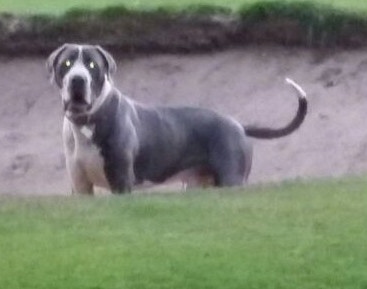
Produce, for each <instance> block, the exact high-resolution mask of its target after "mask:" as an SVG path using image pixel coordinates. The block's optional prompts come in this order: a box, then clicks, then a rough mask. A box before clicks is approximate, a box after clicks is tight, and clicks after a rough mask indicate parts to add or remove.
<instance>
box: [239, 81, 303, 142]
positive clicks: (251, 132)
mask: <svg viewBox="0 0 367 289" xmlns="http://www.w3.org/2000/svg"><path fill="white" fill-rule="evenodd" d="M285 81H286V83H287V84H289V85H291V86H292V87H293V88H294V90H295V91H296V93H297V96H298V110H297V114H296V115H295V117H294V118H293V119H292V121H291V122H290V123H288V124H287V125H286V126H284V127H282V128H278V129H274V128H268V127H257V126H251V125H249V126H244V129H245V132H246V135H248V136H250V137H254V138H261V139H272V138H278V137H283V136H286V135H289V134H290V133H292V132H293V131H295V130H296V129H297V128H299V127H300V125H301V124H302V122H303V120H304V119H305V117H306V114H307V98H306V92H305V91H304V90H303V89H302V87H301V86H300V85H299V84H297V83H296V82H295V81H293V80H292V79H290V78H286V79H285Z"/></svg>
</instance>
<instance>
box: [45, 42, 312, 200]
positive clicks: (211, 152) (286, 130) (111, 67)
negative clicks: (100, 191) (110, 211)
mask: <svg viewBox="0 0 367 289" xmlns="http://www.w3.org/2000/svg"><path fill="white" fill-rule="evenodd" d="M47 68H48V71H49V73H50V77H51V79H52V81H53V82H54V83H56V85H57V86H58V88H59V89H60V92H61V98H62V104H63V109H64V116H65V117H64V124H63V140H64V149H65V156H66V166H67V171H68V174H69V177H70V180H71V184H72V191H73V192H74V193H81V194H93V187H94V186H100V187H105V188H107V189H109V190H110V191H111V192H113V193H124V192H130V191H131V190H132V188H133V187H134V186H135V185H137V184H141V183H143V182H144V181H149V182H153V183H161V182H164V181H166V180H167V179H169V178H172V177H173V176H175V175H176V176H178V177H179V178H180V179H181V180H182V181H183V182H185V183H188V185H205V184H209V185H213V186H219V187H220V186H240V185H242V184H243V183H244V181H246V180H247V178H248V175H249V173H250V169H251V162H252V148H251V144H250V140H249V139H248V137H254V138H262V139H271V138H278V137H282V136H286V135H288V134H290V133H292V132H293V131H294V130H296V129H297V128H298V127H299V126H300V125H301V124H302V122H303V120H304V118H305V116H306V112H307V100H306V94H305V93H304V91H303V90H302V88H301V87H300V86H299V85H297V84H296V83H295V82H294V81H292V80H290V79H287V82H288V83H289V84H290V85H291V86H292V87H293V88H294V89H295V91H296V92H297V95H298V102H299V105H298V111H297V113H296V115H295V117H294V118H293V120H292V121H291V122H290V123H289V124H288V125H286V126H285V127H283V128H280V129H272V128H266V127H265V128H262V127H256V126H243V125H241V124H240V123H239V122H237V121H236V120H234V119H232V118H230V117H226V116H222V115H220V114H218V113H216V112H214V111H211V110H208V109H203V108H194V107H176V108H173V107H148V106H145V105H143V104H140V103H136V102H134V101H133V100H131V99H129V98H127V97H125V96H123V95H122V94H121V93H120V92H119V90H118V89H117V88H116V87H115V86H114V84H113V81H112V79H111V75H112V74H113V73H114V72H115V70H116V63H115V61H114V59H113V57H112V56H111V55H110V54H109V53H108V52H107V51H105V50H104V49H102V48H101V47H100V46H92V45H78V44H64V45H63V46H61V47H59V48H58V49H56V50H55V51H54V52H52V54H51V55H50V56H49V58H48V61H47Z"/></svg>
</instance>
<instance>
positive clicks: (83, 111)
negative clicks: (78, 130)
mask: <svg viewBox="0 0 367 289" xmlns="http://www.w3.org/2000/svg"><path fill="white" fill-rule="evenodd" d="M63 106H64V113H65V116H66V117H67V118H68V119H69V120H70V121H72V122H74V123H80V122H84V121H85V120H86V119H88V115H89V111H90V109H91V107H92V105H90V104H87V103H86V102H84V103H80V102H78V103H75V102H72V101H69V102H66V103H64V104H63Z"/></svg>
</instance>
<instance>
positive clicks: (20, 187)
mask: <svg viewBox="0 0 367 289" xmlns="http://www.w3.org/2000/svg"><path fill="white" fill-rule="evenodd" d="M45 58H46V55H44V56H43V57H37V58H33V57H32V58H29V57H18V58H4V57H3V58H1V63H2V65H1V66H0V75H1V77H0V89H1V92H2V93H1V94H0V102H1V106H0V150H1V154H0V193H9V194H33V193H37V194H66V193H68V192H69V185H68V181H67V178H66V171H65V165H64V157H63V152H62V141H61V123H62V114H61V104H60V99H59V96H58V92H57V91H56V89H54V88H52V87H51V85H50V84H49V82H48V80H47V75H46V72H45V67H44V61H45ZM366 74H367V54H366V53H365V51H364V50H355V51H352V50H348V51H339V52H334V53H331V52H328V53H320V52H319V51H312V50H305V49H294V48H279V47H258V46H255V47H247V48H242V49H230V50H226V51H223V52H215V53H206V54H196V55H179V54H170V55H155V56H152V55H150V56H142V55H141V56H139V57H136V58H130V57H129V58H126V57H122V56H120V57H118V71H117V74H116V75H115V83H116V85H117V86H118V87H119V88H120V89H121V90H122V91H123V92H124V93H125V94H127V95H129V96H131V97H133V98H134V99H136V100H138V101H142V102H144V103H148V104H151V105H156V104H167V105H195V106H201V107H207V108H212V109H215V110H217V111H219V112H221V113H224V114H229V115H232V116H233V117H235V118H237V119H239V120H241V121H242V122H243V123H245V124H248V123H261V124H264V125H270V126H281V125H283V124H284V123H286V122H287V121H288V120H289V119H290V118H291V117H292V116H293V114H294V113H295V110H296V107H297V101H296V98H295V96H294V93H293V91H292V90H290V89H289V88H288V87H287V86H286V85H285V84H284V77H286V76H288V77H292V78H294V79H295V80H297V81H298V82H299V83H300V84H301V85H302V86H303V87H304V89H305V90H306V91H307V92H308V98H309V103H310V110H309V113H308V115H307V117H306V121H305V123H304V124H303V125H302V127H301V128H300V129H299V130H298V131H297V132H295V133H294V134H292V135H290V136H288V137H285V138H282V139H278V140H273V141H257V140H254V148H255V149H254V164H253V169H252V173H251V175H250V183H258V182H269V181H280V180H285V179H293V178H306V179H307V178H314V177H325V176H341V175H346V174H355V173H364V172H366V171H367V129H366V126H365V119H366V111H367V98H366V95H367V87H366V86H365V85H364V83H365V81H364V80H365V78H366Z"/></svg>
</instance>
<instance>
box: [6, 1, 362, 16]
mask: <svg viewBox="0 0 367 289" xmlns="http://www.w3.org/2000/svg"><path fill="white" fill-rule="evenodd" d="M266 1H267V2H272V0H266ZM257 2H258V0H230V1H225V0H200V1H198V0H182V1H171V0H149V1H148V0H133V1H131V0H100V1H90V0H79V1H77V2H75V1H73V0H64V1H48V0H29V1H24V0H23V1H14V0H0V11H2V12H11V13H20V14H62V13H64V12H65V11H67V10H69V9H71V8H76V7H79V8H87V9H99V8H105V7H108V6H120V5H122V6H126V7H127V8H129V9H137V10H150V9H157V8H158V7H168V8H173V9H182V8H185V7H188V6H191V5H212V6H223V7H227V8H230V9H233V10H235V11H236V10H238V9H239V8H241V7H242V6H243V5H252V4H255V3H257ZM283 2H285V3H287V2H289V3H297V2H304V0H284V1H283ZM308 2H311V3H314V4H321V5H328V6H332V7H334V8H339V9H342V10H348V11H352V12H361V11H364V12H367V2H366V1H360V0H309V1H308ZM76 3H77V4H76Z"/></svg>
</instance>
